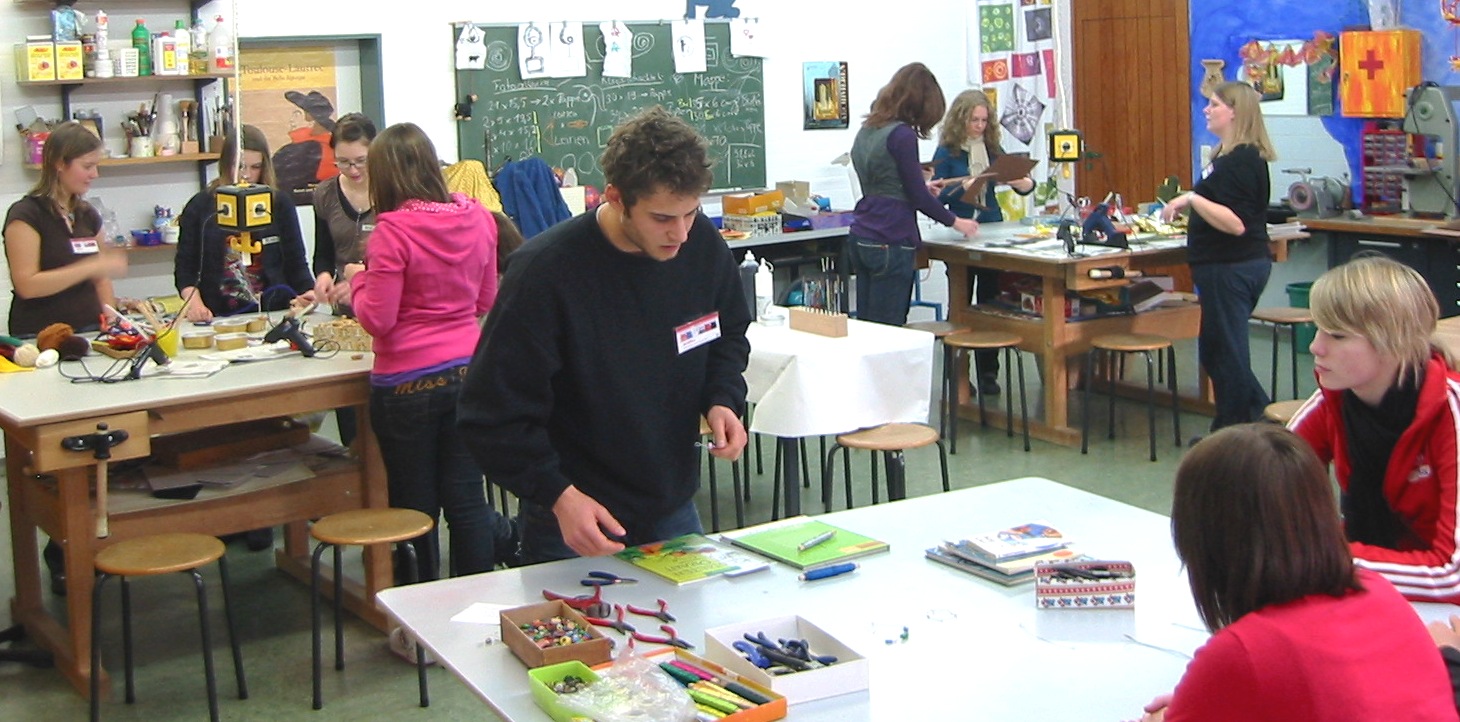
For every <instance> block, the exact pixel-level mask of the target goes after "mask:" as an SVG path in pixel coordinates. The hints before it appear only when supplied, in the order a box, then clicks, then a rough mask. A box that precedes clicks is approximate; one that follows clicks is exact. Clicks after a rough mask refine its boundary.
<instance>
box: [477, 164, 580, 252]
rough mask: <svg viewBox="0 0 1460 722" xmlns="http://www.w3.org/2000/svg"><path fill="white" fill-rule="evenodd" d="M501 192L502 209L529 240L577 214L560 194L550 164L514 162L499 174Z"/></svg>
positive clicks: (498, 183) (497, 184)
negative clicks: (569, 208)
mask: <svg viewBox="0 0 1460 722" xmlns="http://www.w3.org/2000/svg"><path fill="white" fill-rule="evenodd" d="M496 186H497V192H498V193H500V194H501V195H502V210H503V211H504V212H506V213H507V215H508V216H509V217H511V218H512V220H513V221H515V222H516V223H517V227H518V228H520V229H521V230H522V235H523V237H525V238H532V237H533V236H535V235H537V234H539V233H541V232H543V231H545V230H547V229H548V228H550V227H552V226H553V225H554V224H557V223H558V222H560V221H565V220H567V219H568V218H570V217H571V216H572V215H573V214H572V213H571V212H569V211H568V204H567V203H566V202H564V201H563V194H562V193H559V192H558V182H557V179H556V178H555V177H554V176H553V169H552V168H550V167H548V164H547V161H544V160H543V159H541V158H537V157H532V158H527V159H524V160H519V161H513V162H510V163H508V164H507V165H504V166H502V169H501V170H499V171H497V179H496Z"/></svg>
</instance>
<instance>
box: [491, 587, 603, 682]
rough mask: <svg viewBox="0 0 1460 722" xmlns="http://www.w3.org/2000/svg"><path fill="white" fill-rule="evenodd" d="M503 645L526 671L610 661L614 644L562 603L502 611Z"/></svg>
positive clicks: (548, 603) (530, 605)
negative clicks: (575, 662)
mask: <svg viewBox="0 0 1460 722" xmlns="http://www.w3.org/2000/svg"><path fill="white" fill-rule="evenodd" d="M502 641H504V642H506V643H507V647H508V648H510V649H511V650H512V653H513V654H515V655H517V658H518V659H520V660H522V662H523V664H526V665H527V666H528V667H529V668H536V667H542V666H545V665H549V664H557V663H559V662H567V661H570V660H575V659H576V660H578V661H579V662H582V663H584V664H587V665H594V664H601V663H603V662H607V661H608V660H609V659H610V654H609V652H610V650H611V648H612V646H613V643H612V642H610V641H609V639H608V638H607V637H605V636H603V635H602V634H599V633H598V630H596V629H594V628H593V625H591V624H589V623H588V620H586V619H584V618H583V617H582V615H580V614H578V612H576V611H574V610H573V608H572V607H569V606H568V605H566V604H564V603H562V602H561V601H553V602H541V603H538V604H529V605H527V606H525V607H514V608H512V609H504V610H502Z"/></svg>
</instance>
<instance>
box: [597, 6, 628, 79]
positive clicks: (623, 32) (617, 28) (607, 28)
mask: <svg viewBox="0 0 1460 722" xmlns="http://www.w3.org/2000/svg"><path fill="white" fill-rule="evenodd" d="M598 30H599V32H601V33H603V77H605V78H627V77H629V76H630V75H633V72H634V33H633V31H631V30H629V28H628V26H627V25H624V24H623V23H622V22H620V21H618V20H610V21H608V22H602V23H599V24H598Z"/></svg>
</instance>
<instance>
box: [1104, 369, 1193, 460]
mask: <svg viewBox="0 0 1460 722" xmlns="http://www.w3.org/2000/svg"><path fill="white" fill-rule="evenodd" d="M1127 353H1139V354H1141V355H1143V356H1145V358H1146V430H1147V436H1148V437H1149V440H1150V447H1151V454H1150V458H1151V461H1155V460H1156V362H1155V359H1154V358H1153V357H1152V356H1151V351H1137V350H1131V351H1111V350H1107V349H1099V348H1092V349H1090V352H1089V353H1087V354H1086V355H1085V371H1084V374H1085V391H1084V393H1083V394H1082V397H1081V398H1082V402H1081V407H1082V408H1081V410H1080V418H1081V423H1080V453H1081V454H1088V453H1090V389H1091V388H1092V387H1093V386H1095V383H1096V381H1095V376H1094V368H1095V365H1096V362H1097V358H1096V356H1097V354H1100V355H1102V358H1101V359H1099V360H1102V361H1103V362H1104V363H1103V364H1102V365H1103V366H1104V371H1105V373H1106V376H1107V379H1108V381H1109V384H1108V385H1107V388H1106V393H1107V394H1108V396H1109V399H1108V404H1107V409H1108V415H1109V424H1110V426H1109V429H1108V431H1107V433H1106V437H1107V438H1110V439H1114V438H1115V381H1116V376H1117V373H1116V370H1115V367H1116V363H1117V359H1118V358H1123V357H1124V355H1125V354H1127ZM1164 355H1165V359H1164V360H1165V366H1166V373H1165V376H1166V385H1167V388H1168V389H1169V390H1170V391H1171V425H1172V428H1173V429H1174V432H1175V433H1174V435H1175V439H1176V446H1177V447H1178V448H1179V447H1180V446H1181V402H1180V399H1179V398H1178V396H1177V382H1176V354H1175V353H1174V352H1172V351H1170V350H1167V351H1164Z"/></svg>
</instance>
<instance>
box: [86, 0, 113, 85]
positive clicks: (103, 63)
mask: <svg viewBox="0 0 1460 722" xmlns="http://www.w3.org/2000/svg"><path fill="white" fill-rule="evenodd" d="M109 34H110V33H109V31H108V29H107V18H106V11H105V10H97V11H96V57H94V58H92V61H91V65H92V67H93V68H95V69H96V77H98V78H110V77H112V51H111V48H109V47H107V44H108V43H110V42H111V38H110V37H109Z"/></svg>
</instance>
